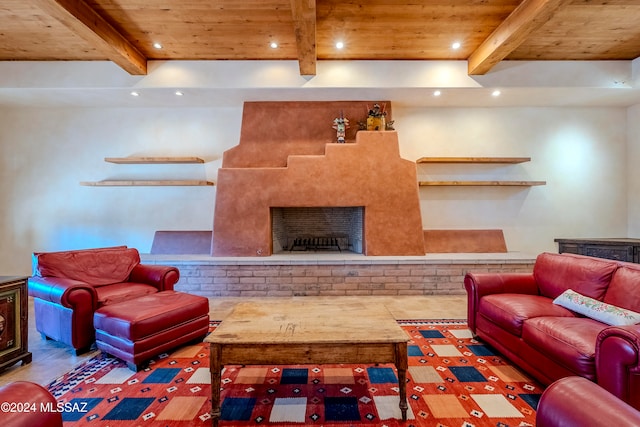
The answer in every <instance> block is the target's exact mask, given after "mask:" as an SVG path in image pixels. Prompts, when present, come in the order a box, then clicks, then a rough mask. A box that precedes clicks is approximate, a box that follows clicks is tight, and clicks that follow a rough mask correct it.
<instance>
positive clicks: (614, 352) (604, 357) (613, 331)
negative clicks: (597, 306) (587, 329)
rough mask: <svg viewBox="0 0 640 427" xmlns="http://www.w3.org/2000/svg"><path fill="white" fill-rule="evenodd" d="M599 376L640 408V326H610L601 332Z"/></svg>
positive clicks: (609, 388) (603, 383)
mask: <svg viewBox="0 0 640 427" xmlns="http://www.w3.org/2000/svg"><path fill="white" fill-rule="evenodd" d="M596 379H597V382H598V385H600V386H601V387H602V388H604V389H605V390H607V391H609V392H611V393H613V394H614V395H615V396H617V397H619V398H620V399H622V400H624V401H625V402H627V403H629V404H630V405H631V406H633V407H634V408H637V409H639V410H640V325H630V326H610V327H608V328H606V329H604V330H603V331H601V332H600V334H598V338H597V340H596Z"/></svg>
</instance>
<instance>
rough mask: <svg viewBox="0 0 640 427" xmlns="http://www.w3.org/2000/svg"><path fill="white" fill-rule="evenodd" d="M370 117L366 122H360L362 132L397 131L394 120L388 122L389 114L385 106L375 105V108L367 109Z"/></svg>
mask: <svg viewBox="0 0 640 427" xmlns="http://www.w3.org/2000/svg"><path fill="white" fill-rule="evenodd" d="M367 110H368V116H367V120H366V121H364V122H358V125H360V130H395V129H394V128H393V120H390V121H388V122H387V112H386V111H385V105H383V106H382V107H380V104H378V103H376V104H373V108H367Z"/></svg>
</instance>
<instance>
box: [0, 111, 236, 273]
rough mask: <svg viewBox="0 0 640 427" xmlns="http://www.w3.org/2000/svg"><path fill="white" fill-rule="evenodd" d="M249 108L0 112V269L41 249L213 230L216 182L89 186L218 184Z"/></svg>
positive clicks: (21, 264)
mask: <svg viewBox="0 0 640 427" xmlns="http://www.w3.org/2000/svg"><path fill="white" fill-rule="evenodd" d="M241 113H242V111H241V109H234V108H217V109H206V108H179V109H149V108H138V109H136V108H130V109H129V108H121V109H118V108H102V109H98V108H94V109H91V108H89V109H76V108H51V109H14V110H11V109H3V110H2V111H1V113H0V117H1V118H0V129H1V130H0V178H1V180H0V206H1V208H0V216H1V218H2V220H0V235H1V236H2V239H1V240H0V272H2V273H1V274H3V275H7V274H9V275H11V274H28V273H29V272H30V255H31V253H32V252H34V251H45V250H64V249H71V248H83V247H95V246H102V245H116V244H126V245H129V246H133V247H137V248H139V250H140V251H141V252H149V250H150V248H151V243H152V240H153V234H154V232H155V231H156V230H211V229H212V227H213V206H214V200H215V187H211V186H207V187H87V186H81V185H80V182H81V181H99V180H103V179H136V178H137V179H147V178H149V179H163V178H164V179H169V178H176V179H202V180H204V179H207V180H211V181H215V179H216V174H217V169H218V168H219V167H220V164H221V159H222V153H223V152H224V150H226V149H228V148H230V147H232V146H234V145H236V144H237V143H238V139H239V134H240V120H241ZM128 156H199V157H202V158H203V159H204V160H205V161H206V163H205V164H190V165H120V164H112V163H107V162H105V161H104V158H105V157H128Z"/></svg>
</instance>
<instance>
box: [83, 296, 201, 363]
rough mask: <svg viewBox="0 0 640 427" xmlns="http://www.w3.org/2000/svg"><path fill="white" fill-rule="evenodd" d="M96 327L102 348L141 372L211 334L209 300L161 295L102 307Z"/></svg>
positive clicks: (97, 342) (100, 347)
mask: <svg viewBox="0 0 640 427" xmlns="http://www.w3.org/2000/svg"><path fill="white" fill-rule="evenodd" d="M93 326H94V327H95V329H96V345H97V346H98V348H99V349H100V350H102V351H104V352H106V353H109V354H111V355H113V356H115V357H117V358H119V359H122V360H124V361H125V362H127V365H128V366H129V368H130V369H132V370H134V371H137V370H138V369H139V368H140V367H141V364H142V362H145V361H148V360H149V359H151V358H153V357H154V356H157V355H158V354H161V353H164V352H165V351H168V350H171V349H173V348H176V347H178V346H181V345H184V344H187V343H189V342H195V341H201V340H203V339H204V337H205V336H206V335H207V332H208V331H209V300H208V299H207V298H205V297H201V296H198V295H191V294H186V293H183V292H176V291H163V292H158V293H155V294H150V295H145V296H142V297H138V298H134V299H131V300H129V301H125V302H121V303H117V304H110V305H106V306H104V307H101V308H99V309H98V310H96V312H95V314H94V316H93Z"/></svg>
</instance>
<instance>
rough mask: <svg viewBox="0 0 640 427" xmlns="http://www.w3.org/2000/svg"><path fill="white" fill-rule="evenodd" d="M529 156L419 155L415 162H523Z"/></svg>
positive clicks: (529, 159)
mask: <svg viewBox="0 0 640 427" xmlns="http://www.w3.org/2000/svg"><path fill="white" fill-rule="evenodd" d="M530 161H531V157H421V158H419V159H418V160H416V163H511V164H515V163H524V162H530Z"/></svg>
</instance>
